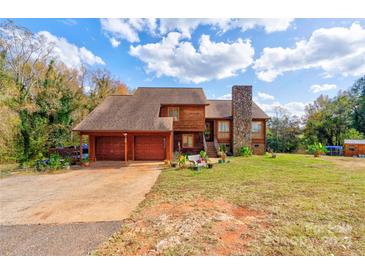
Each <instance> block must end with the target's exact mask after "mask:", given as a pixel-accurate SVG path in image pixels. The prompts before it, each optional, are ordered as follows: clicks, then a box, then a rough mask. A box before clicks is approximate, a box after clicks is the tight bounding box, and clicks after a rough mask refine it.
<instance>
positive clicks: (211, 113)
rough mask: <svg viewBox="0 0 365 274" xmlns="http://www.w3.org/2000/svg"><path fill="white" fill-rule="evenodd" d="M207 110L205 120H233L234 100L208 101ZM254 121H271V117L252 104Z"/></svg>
mask: <svg viewBox="0 0 365 274" xmlns="http://www.w3.org/2000/svg"><path fill="white" fill-rule="evenodd" d="M208 104H209V105H208V106H207V107H206V109H205V118H232V100H208ZM252 118H253V119H269V118H270V117H269V116H268V115H267V114H266V113H265V112H264V111H263V110H262V109H261V108H260V107H259V106H258V105H256V103H255V102H252Z"/></svg>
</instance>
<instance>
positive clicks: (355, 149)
mask: <svg viewBox="0 0 365 274" xmlns="http://www.w3.org/2000/svg"><path fill="white" fill-rule="evenodd" d="M360 154H361V155H365V145H364V144H344V146H343V155H344V156H346V157H353V156H358V155H360Z"/></svg>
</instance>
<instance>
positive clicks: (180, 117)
mask: <svg viewBox="0 0 365 274" xmlns="http://www.w3.org/2000/svg"><path fill="white" fill-rule="evenodd" d="M268 118H269V117H268V116H267V115H266V114H265V113H264V112H263V111H262V110H261V109H260V108H259V107H258V106H257V105H256V104H255V103H254V102H253V101H252V87H251V86H233V87H232V100H207V98H206V97H205V94H204V91H203V89H201V88H149V87H140V88H138V89H137V90H136V92H135V93H134V94H133V95H114V96H109V97H107V98H106V99H105V100H104V101H103V102H102V103H101V104H100V105H99V106H98V107H96V108H95V109H94V110H93V111H92V112H91V113H90V114H89V115H88V116H87V117H86V118H85V119H84V120H83V121H82V122H81V123H80V124H78V125H77V126H76V127H75V128H74V131H78V132H79V133H80V141H81V138H82V136H84V135H88V140H89V158H90V160H91V161H95V160H97V161H99V160H118V161H120V160H165V159H167V160H172V159H173V153H174V152H176V151H181V152H184V153H188V154H195V153H199V152H200V151H201V150H206V151H207V152H208V154H209V156H210V157H215V156H216V155H217V150H218V149H219V146H220V145H222V144H223V145H225V146H226V148H227V151H228V152H231V153H232V154H234V155H238V154H239V151H240V148H241V147H242V146H249V147H251V148H252V150H253V152H254V153H255V154H263V153H264V152H265V150H266V148H265V144H266V121H267V120H268Z"/></svg>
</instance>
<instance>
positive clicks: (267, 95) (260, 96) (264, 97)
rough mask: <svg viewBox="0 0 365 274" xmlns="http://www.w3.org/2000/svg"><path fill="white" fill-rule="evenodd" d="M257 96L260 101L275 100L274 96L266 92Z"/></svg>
mask: <svg viewBox="0 0 365 274" xmlns="http://www.w3.org/2000/svg"><path fill="white" fill-rule="evenodd" d="M257 96H258V98H259V99H262V100H266V101H272V100H274V99H275V97H274V96H272V95H270V94H268V93H265V92H259V93H258V95H257Z"/></svg>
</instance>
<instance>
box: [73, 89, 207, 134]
mask: <svg viewBox="0 0 365 274" xmlns="http://www.w3.org/2000/svg"><path fill="white" fill-rule="evenodd" d="M164 104H165V105H169V104H170V105H173V104H179V105H206V104H207V99H206V97H205V94H204V91H203V89H201V88H138V89H137V90H136V92H135V93H134V94H133V95H114V96H108V97H107V98H106V99H105V100H104V101H103V102H102V103H101V104H100V105H99V106H97V107H96V108H95V109H94V110H93V111H92V112H91V113H90V114H89V115H88V116H87V117H86V118H85V119H84V120H83V121H82V122H81V123H79V124H78V125H77V126H76V127H75V128H74V129H73V130H75V131H171V130H172V129H173V127H172V125H173V118H171V117H159V114H160V107H161V105H164Z"/></svg>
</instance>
